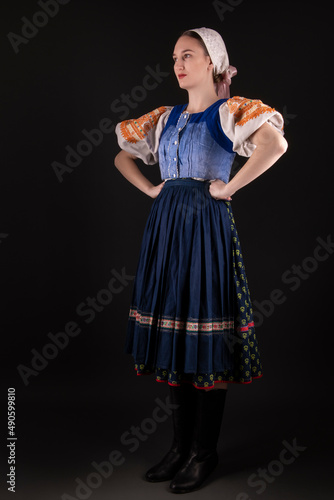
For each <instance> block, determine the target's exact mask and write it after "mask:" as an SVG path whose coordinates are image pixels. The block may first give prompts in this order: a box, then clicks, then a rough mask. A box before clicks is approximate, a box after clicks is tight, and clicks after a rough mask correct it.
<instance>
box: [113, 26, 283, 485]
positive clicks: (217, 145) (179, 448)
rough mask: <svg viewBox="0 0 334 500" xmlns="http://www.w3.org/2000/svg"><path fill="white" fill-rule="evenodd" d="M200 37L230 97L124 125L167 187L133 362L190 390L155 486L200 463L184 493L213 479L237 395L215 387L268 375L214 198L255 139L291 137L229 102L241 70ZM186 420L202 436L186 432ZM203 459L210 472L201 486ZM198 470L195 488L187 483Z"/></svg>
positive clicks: (143, 288) (231, 230)
mask: <svg viewBox="0 0 334 500" xmlns="http://www.w3.org/2000/svg"><path fill="white" fill-rule="evenodd" d="M191 31H193V32H196V33H197V35H199V36H200V37H201V38H202V40H203V41H204V43H205V45H206V48H207V50H208V52H209V55H210V57H211V60H212V62H213V63H214V66H215V72H216V74H222V75H223V79H222V80H221V82H220V83H219V84H217V89H216V91H217V97H221V98H220V99H218V100H217V101H216V102H215V103H214V104H212V105H211V106H209V107H208V108H207V109H206V110H205V111H203V112H200V113H189V112H188V111H187V109H186V108H187V104H181V105H176V106H161V107H159V108H157V109H155V110H153V111H151V112H149V113H147V114H145V115H144V116H141V117H140V118H137V119H129V120H125V121H123V122H121V123H119V124H118V125H117V127H116V134H117V138H118V143H119V146H120V147H121V148H122V149H124V150H125V151H128V152H129V153H131V154H133V155H135V156H136V157H137V158H140V159H141V160H142V161H143V162H144V163H146V164H147V165H154V164H157V163H159V167H160V173H161V178H162V179H163V180H165V184H164V187H163V188H162V190H161V192H160V194H159V195H158V196H157V198H155V200H154V201H153V204H152V208H151V211H150V214H149V217H148V220H147V224H146V227H145V231H144V235H143V240H142V246H141V251H140V255H139V262H138V268H137V273H136V277H135V282H134V290H133V298H132V303H131V307H130V314H129V322H128V331H127V338H126V352H128V353H130V354H132V356H133V358H134V360H135V368H136V370H137V374H138V375H142V374H147V373H155V377H156V380H157V381H158V382H168V384H169V385H170V386H171V387H172V388H178V391H174V392H173V391H171V394H172V396H171V397H172V398H173V401H176V402H177V404H178V405H179V406H180V408H182V411H179V413H178V414H177V412H174V413H175V414H174V444H173V447H172V450H174V452H172V451H171V452H170V453H169V459H168V457H167V458H166V457H165V458H166V459H165V461H163V464H162V465H161V464H158V466H157V467H158V469H156V468H153V471H151V473H148V475H147V479H148V480H154V481H156V480H165V479H166V478H167V479H169V478H172V477H174V474H175V473H176V471H177V470H179V468H180V464H181V463H183V462H184V460H185V459H186V457H188V462H189V463H188V462H187V463H188V465H185V467H186V469H187V470H186V471H185V470H183V472H182V473H181V479H179V480H177V481H176V483H175V484H174V489H173V487H172V486H171V487H172V490H173V491H174V490H175V492H182V491H191V490H192V489H194V484H195V485H196V487H198V485H199V484H201V482H202V481H203V480H204V479H203V477H204V478H205V477H206V476H207V473H206V472H205V470H211V469H212V468H213V467H214V465H215V464H216V462H217V455H216V452H215V448H216V443H217V439H218V434H219V428H220V422H221V418H222V411H223V408H224V401H225V396H226V391H225V390H214V391H205V390H203V389H210V388H213V387H215V386H217V384H219V383H223V382H228V383H241V384H249V383H251V382H252V381H253V380H254V379H256V378H260V377H261V376H262V365H261V360H260V352H259V346H258V342H257V338H256V334H255V331H254V320H253V314H252V305H251V299H250V294H249V289H248V283H247V277H246V273H245V268H244V262H243V256H242V250H241V245H240V241H239V237H238V233H237V229H236V224H235V221H234V218H233V212H232V206H231V203H230V202H229V201H224V200H216V199H214V198H213V197H212V196H211V195H210V192H209V186H210V181H212V180H215V179H221V180H222V181H224V182H225V183H228V181H229V177H230V172H231V168H232V164H233V161H234V158H235V155H236V154H237V153H238V154H239V155H241V156H245V157H249V156H251V154H252V153H253V151H254V150H255V145H254V144H252V142H251V141H250V140H249V138H250V136H251V135H252V134H253V133H254V132H255V131H256V130H257V129H259V127H261V125H263V124H264V123H269V124H270V125H272V126H273V127H275V128H276V129H277V130H278V131H279V132H280V133H283V118H282V115H281V114H280V113H279V112H277V111H276V110H275V109H273V108H271V107H270V106H268V105H265V104H263V102H262V101H260V100H258V99H248V98H244V97H232V98H230V97H229V84H230V83H231V76H233V75H234V74H235V73H236V70H235V68H233V67H232V66H229V60H228V55H227V51H226V47H225V44H224V42H223V40H222V38H221V36H220V35H219V34H218V33H217V32H215V31H214V30H210V29H208V28H200V29H195V30H191ZM194 392H195V393H197V395H194V394H193V393H194ZM199 393H201V395H200V394H199ZM190 394H192V396H191V397H190ZM194 398H197V403H196V401H195V399H194ZM185 401H188V402H187V403H184V402H185ZM194 401H195V402H194ZM182 402H183V403H184V404H182ZM195 403H196V404H195ZM196 405H197V406H196ZM196 408H197V409H196ZM196 412H200V413H201V419H202V422H203V421H205V418H204V416H203V415H204V414H205V415H207V419H208V420H207V425H206V427H207V428H206V429H203V424H202V428H200V427H198V425H199V424H198V419H197V420H196V417H194V416H195V415H196ZM213 415H215V416H216V417H213ZM219 415H220V417H219ZM215 418H216V420H217V422H216V426H214V425H213V426H212V425H211V424H212V419H213V420H214V419H215ZM191 419H193V420H194V424H193V426H189V422H191ZM203 419H204V420H203ZM186 421H188V428H191V436H189V435H188V433H187V432H185V428H186V427H187V426H186V424H185V422H186ZM196 421H197V424H196ZM180 422H181V423H180ZM182 422H183V424H182ZM210 422H211V423H210ZM196 425H197V427H196ZM208 427H211V431H212V433H213V435H211V436H209V434H210V432H209V430H208ZM213 427H214V429H213ZM196 429H197V430H196ZM196 433H197V434H196ZM195 435H196V436H197V437H196V438H194V436H195ZM193 439H195V441H196V439H197V441H196V443H197V444H194V441H193ZM189 448H191V450H192V451H191V453H190V456H193V458H192V459H190V458H189ZM175 450H176V451H175ZM196 450H197V451H196ZM198 450H200V451H198ZM203 450H204V454H203ZM207 450H211V451H210V453H209V455H208V453H206V452H207ZM191 454H192V455H191ZM207 456H209V459H208V461H207V459H206V458H205V457H207ZM194 457H195V459H194ZM199 457H202V458H199ZM203 457H204V458H203ZM210 457H211V458H210ZM194 460H195V461H196V460H197V462H196V464H197V465H198V463H200V462H201V460H202V462H203V460H204V462H205V465H203V467H202V469H201V467H200V466H198V467H199V469H200V470H201V472H200V473H199V478H198V477H197V475H196V474H195V476H196V478H195V479H194V467H195V466H194ZM166 461H167V462H166ZM174 462H175V463H176V464H177V465H175V464H174ZM202 462H201V463H202ZM166 463H167V465H168V464H169V465H168V466H166ZM171 464H174V465H171ZM165 466H166V467H167V469H168V470H167V471H166V470H165V469H166V467H165ZM161 467H162V469H161ZM173 467H174V468H173ZM195 469H196V467H195ZM189 470H191V474H190V476H191V479H190V480H189V478H188V479H185V478H186V477H188V476H187V474H188V472H189ZM196 470H197V469H196ZM187 471H188V472H187ZM203 471H204V472H203ZM149 472H150V471H149ZM188 475H189V474H188ZM189 481H190V482H189Z"/></svg>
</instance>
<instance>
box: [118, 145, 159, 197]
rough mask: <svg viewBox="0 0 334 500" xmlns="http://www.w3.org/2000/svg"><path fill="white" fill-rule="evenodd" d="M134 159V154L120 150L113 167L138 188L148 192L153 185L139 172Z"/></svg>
mask: <svg viewBox="0 0 334 500" xmlns="http://www.w3.org/2000/svg"><path fill="white" fill-rule="evenodd" d="M134 160H135V156H132V155H131V154H130V153H127V152H126V151H123V150H122V151H120V152H119V153H118V155H117V156H116V157H115V167H116V168H117V169H118V170H119V171H120V173H121V174H122V175H123V176H124V177H125V178H126V179H127V180H128V181H129V182H131V184H133V185H134V186H135V187H136V188H138V189H140V191H142V192H143V193H145V194H148V193H149V190H150V189H151V188H153V187H154V186H153V184H152V183H151V182H150V181H149V180H148V179H147V178H146V177H145V176H144V175H143V174H142V173H141V171H140V170H139V168H138V166H137V164H136V162H135V161H134Z"/></svg>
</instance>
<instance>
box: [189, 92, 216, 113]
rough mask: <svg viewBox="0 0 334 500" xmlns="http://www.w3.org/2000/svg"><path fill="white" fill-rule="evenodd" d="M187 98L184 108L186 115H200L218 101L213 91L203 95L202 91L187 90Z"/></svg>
mask: <svg viewBox="0 0 334 500" xmlns="http://www.w3.org/2000/svg"><path fill="white" fill-rule="evenodd" d="M188 96H189V101H188V106H187V108H186V111H188V113H201V112H202V111H205V110H206V109H207V108H208V107H209V106H211V105H212V104H213V103H214V102H216V101H218V99H219V97H218V96H217V94H216V93H215V92H214V91H213V92H209V93H208V92H206V93H204V92H203V91H196V90H195V89H194V90H189V91H188Z"/></svg>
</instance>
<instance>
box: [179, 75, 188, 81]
mask: <svg viewBox="0 0 334 500" xmlns="http://www.w3.org/2000/svg"><path fill="white" fill-rule="evenodd" d="M185 76H187V75H185V74H184V73H181V74H180V75H178V79H179V80H180V79H182V78H184V77H185Z"/></svg>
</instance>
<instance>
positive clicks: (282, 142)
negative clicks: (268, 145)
mask: <svg viewBox="0 0 334 500" xmlns="http://www.w3.org/2000/svg"><path fill="white" fill-rule="evenodd" d="M275 142H276V144H275V147H276V149H277V153H278V154H280V155H284V153H286V151H287V149H288V141H287V140H286V139H285V137H283V135H281V134H279V136H278V137H277V140H276V141H275Z"/></svg>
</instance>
